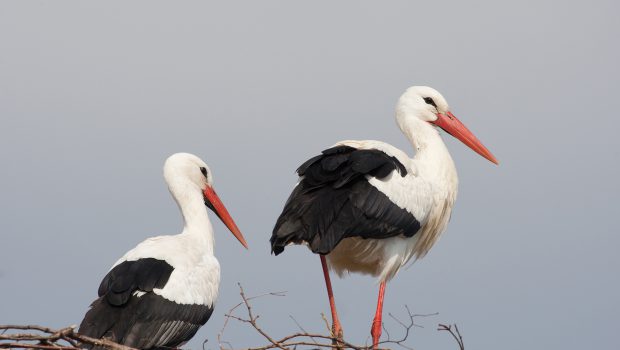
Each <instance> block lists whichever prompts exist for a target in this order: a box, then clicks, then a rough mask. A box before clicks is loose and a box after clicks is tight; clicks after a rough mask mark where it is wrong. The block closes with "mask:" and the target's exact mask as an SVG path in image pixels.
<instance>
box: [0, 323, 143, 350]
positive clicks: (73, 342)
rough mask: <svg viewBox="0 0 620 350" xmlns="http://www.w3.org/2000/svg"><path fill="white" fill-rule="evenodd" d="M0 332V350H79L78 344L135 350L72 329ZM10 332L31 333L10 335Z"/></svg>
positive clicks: (8, 327)
mask: <svg viewBox="0 0 620 350" xmlns="http://www.w3.org/2000/svg"><path fill="white" fill-rule="evenodd" d="M0 330H2V332H1V334H0V349H47V350H49V349H54V350H81V349H82V348H81V345H80V344H86V345H96V346H101V347H104V348H106V349H110V350H136V349H134V348H131V347H128V346H125V345H121V344H117V343H115V342H113V341H110V340H107V339H95V338H91V337H87V336H85V335H82V334H79V333H76V332H75V330H74V327H66V328H62V329H58V330H56V329H52V328H48V327H43V326H38V325H0ZM12 330H22V331H31V332H33V333H10V332H9V331H12Z"/></svg>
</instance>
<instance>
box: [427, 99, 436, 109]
mask: <svg viewBox="0 0 620 350" xmlns="http://www.w3.org/2000/svg"><path fill="white" fill-rule="evenodd" d="M424 102H426V103H427V104H429V105H432V106H434V107H435V108H437V104H436V103H435V101H433V99H432V98H430V97H424Z"/></svg>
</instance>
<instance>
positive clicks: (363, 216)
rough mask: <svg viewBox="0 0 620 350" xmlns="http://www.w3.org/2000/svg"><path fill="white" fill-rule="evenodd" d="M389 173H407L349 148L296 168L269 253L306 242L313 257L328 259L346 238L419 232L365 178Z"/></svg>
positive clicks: (391, 161)
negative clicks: (295, 178)
mask: <svg viewBox="0 0 620 350" xmlns="http://www.w3.org/2000/svg"><path fill="white" fill-rule="evenodd" d="M394 170H396V171H397V172H398V173H399V174H400V175H401V176H405V175H406V174H407V170H406V168H405V166H404V165H403V164H402V163H400V162H399V161H398V160H397V159H396V158H395V157H392V156H389V155H387V154H386V153H384V152H382V151H379V150H358V149H356V148H353V147H349V146H337V147H333V148H330V149H328V150H325V151H323V153H322V154H321V155H319V156H316V157H313V158H311V159H310V160H308V161H306V162H305V163H304V164H302V165H301V166H300V167H299V168H298V169H297V172H298V174H299V176H301V177H302V178H301V181H300V183H299V184H298V185H297V187H295V189H294V190H293V192H292V193H291V195H290V197H289V199H288V200H287V202H286V204H285V205H284V209H283V211H282V214H281V215H280V217H279V218H278V220H277V222H276V225H275V227H274V230H273V234H272V236H271V249H272V252H273V253H274V254H276V255H278V254H280V253H281V252H282V251H283V250H284V247H285V246H286V245H287V244H289V243H302V242H307V243H308V244H309V246H310V249H312V251H313V252H315V253H319V254H328V253H329V252H330V251H331V250H333V249H334V248H335V247H336V245H337V244H338V243H339V242H340V241H341V240H342V239H344V238H347V237H362V238H374V239H382V238H388V237H394V236H398V235H404V236H413V235H414V234H415V233H416V232H417V231H418V230H419V229H420V223H419V222H418V220H417V219H416V218H415V217H414V216H413V215H412V214H411V213H409V212H408V211H407V210H405V209H402V208H400V207H398V206H397V205H396V204H394V203H393V202H392V201H390V199H389V198H388V197H387V196H386V195H385V194H384V193H382V192H381V191H379V190H378V189H377V188H375V187H374V186H372V185H371V184H370V183H369V182H368V179H367V176H371V177H376V178H384V177H386V176H388V175H389V174H390V173H392V172H393V171H394Z"/></svg>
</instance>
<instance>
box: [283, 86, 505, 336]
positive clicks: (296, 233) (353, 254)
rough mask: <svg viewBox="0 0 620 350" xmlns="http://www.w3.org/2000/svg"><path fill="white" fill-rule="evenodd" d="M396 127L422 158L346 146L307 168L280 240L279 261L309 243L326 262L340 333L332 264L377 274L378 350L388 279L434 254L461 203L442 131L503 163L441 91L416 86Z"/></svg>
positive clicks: (382, 147)
mask: <svg viewBox="0 0 620 350" xmlns="http://www.w3.org/2000/svg"><path fill="white" fill-rule="evenodd" d="M396 120H397V123H398V125H399V127H400V129H401V130H402V131H403V133H404V134H405V136H406V137H407V138H408V139H409V141H410V142H411V144H412V146H413V148H414V149H415V151H416V153H415V156H414V157H413V158H410V157H409V156H408V155H407V154H406V153H405V152H403V151H401V150H399V149H397V148H396V147H393V146H391V145H389V144H387V143H384V142H379V141H341V142H339V143H337V144H336V145H335V146H333V147H332V148H330V149H327V150H325V151H323V152H322V154H321V155H318V156H316V157H313V158H311V159H310V160H308V161H306V162H305V163H304V164H302V165H301V166H300V167H299V169H298V170H297V172H298V174H299V176H300V181H299V183H298V184H297V186H296V187H295V189H294V190H293V192H292V193H291V195H290V197H289V199H288V201H287V202H286V204H285V206H284V209H283V211H282V214H281V215H280V217H279V218H278V221H277V222H276V225H275V228H274V230H273V234H272V237H271V246H272V251H273V252H274V253H275V254H276V255H277V254H279V253H281V252H282V251H283V250H284V247H285V246H287V245H289V244H306V245H308V247H309V248H310V249H311V250H312V252H314V253H317V254H320V255H321V262H322V265H323V270H324V274H325V279H326V285H327V289H328V295H329V298H330V306H331V308H332V316H333V321H334V334H336V335H340V334H341V327H340V325H339V321H338V318H337V313H336V310H335V303H334V301H333V299H334V298H333V292H332V291H331V282H330V281H329V274H328V273H327V266H328V265H329V267H330V268H331V269H332V270H334V271H335V272H336V273H337V274H338V275H340V276H342V275H344V274H346V273H347V272H357V273H363V274H369V275H372V276H376V277H378V279H379V282H380V290H379V300H378V303H377V313H376V315H375V320H374V321H373V327H372V330H371V334H372V336H373V344H374V346H375V347H376V345H377V343H378V340H379V337H380V334H381V313H382V306H383V295H384V293H385V286H386V282H387V281H389V280H390V279H391V278H393V277H394V276H395V275H396V273H397V272H398V270H399V269H400V268H401V267H402V266H404V265H405V264H406V263H407V262H408V261H409V260H410V259H411V258H413V257H415V258H421V257H423V256H424V255H425V254H426V253H427V252H428V251H429V250H430V249H431V247H432V246H433V244H434V243H435V242H436V241H437V239H438V238H439V236H440V235H441V233H442V232H443V231H444V230H445V228H446V226H447V223H448V220H449V218H450V214H451V211H452V207H453V205H454V202H455V199H456V195H457V187H458V178H457V173H456V168H455V166H454V162H453V160H452V158H451V157H450V154H449V152H448V150H447V148H446V146H445V144H444V143H443V141H442V139H441V136H440V135H439V131H438V130H437V128H436V126H438V127H440V128H442V129H444V130H446V131H447V132H449V133H451V134H452V135H453V136H455V137H457V138H459V140H461V141H463V142H464V143H465V144H467V145H468V146H470V147H471V148H473V149H474V150H475V151H476V152H478V153H480V154H481V155H482V156H484V157H486V158H487V159H489V160H491V161H492V162H495V163H496V162H497V161H496V160H495V158H494V157H493V155H491V153H490V152H489V151H488V150H487V149H486V148H484V146H482V144H481V143H480V141H478V140H477V139H476V138H475V137H474V136H473V134H471V132H469V130H467V128H465V126H464V125H463V124H462V123H460V121H458V119H456V117H454V115H452V113H450V112H449V108H448V104H447V102H446V101H445V99H444V98H443V97H442V96H441V95H440V94H439V93H438V92H437V91H436V90H434V89H431V88H428V87H412V88H409V89H408V90H407V91H406V92H405V93H404V94H403V96H401V98H400V100H399V102H398V104H397V108H396ZM328 263H329V264H328Z"/></svg>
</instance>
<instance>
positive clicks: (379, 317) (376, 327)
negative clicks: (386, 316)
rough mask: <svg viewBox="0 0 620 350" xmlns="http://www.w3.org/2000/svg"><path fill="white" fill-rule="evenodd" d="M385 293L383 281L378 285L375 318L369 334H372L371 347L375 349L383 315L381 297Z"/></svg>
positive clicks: (379, 335)
mask: <svg viewBox="0 0 620 350" xmlns="http://www.w3.org/2000/svg"><path fill="white" fill-rule="evenodd" d="M384 295H385V281H383V282H381V285H380V286H379V298H378V299H377V311H376V312H375V319H374V320H373V321H372V328H371V329H370V335H372V347H373V349H376V348H377V347H378V344H379V338H381V326H382V324H383V323H382V315H383V297H384Z"/></svg>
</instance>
